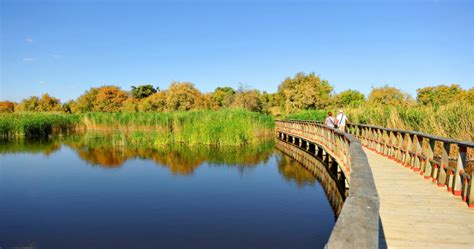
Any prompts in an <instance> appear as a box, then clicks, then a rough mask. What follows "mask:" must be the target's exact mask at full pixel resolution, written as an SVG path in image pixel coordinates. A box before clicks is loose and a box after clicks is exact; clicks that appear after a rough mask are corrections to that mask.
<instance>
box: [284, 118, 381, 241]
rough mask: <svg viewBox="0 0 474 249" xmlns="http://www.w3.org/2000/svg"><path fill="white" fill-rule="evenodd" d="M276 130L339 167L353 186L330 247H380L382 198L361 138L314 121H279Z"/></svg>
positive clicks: (349, 185) (331, 237) (295, 143)
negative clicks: (380, 199)
mask: <svg viewBox="0 0 474 249" xmlns="http://www.w3.org/2000/svg"><path fill="white" fill-rule="evenodd" d="M276 133H277V136H278V138H279V139H281V140H283V141H287V142H289V143H292V144H294V145H295V146H298V147H300V148H302V149H305V150H307V151H308V153H312V154H314V155H315V156H316V157H318V158H319V159H321V160H323V161H324V162H325V163H326V164H330V165H331V167H332V168H334V167H335V168H336V169H337V172H338V173H339V174H340V177H342V178H343V180H344V182H345V185H346V186H345V187H346V188H348V189H349V191H348V193H349V194H348V196H347V197H346V200H345V201H344V205H343V208H342V210H341V213H340V215H339V217H338V219H337V222H336V225H335V226H334V228H333V230H332V232H331V236H330V238H329V241H328V243H327V244H326V248H377V247H378V236H379V212H378V210H379V198H378V194H377V190H376V188H375V182H374V179H373V176H372V171H371V170H370V166H369V163H368V161H367V156H366V155H365V153H364V151H363V149H362V146H361V144H360V142H359V140H358V139H357V138H355V137H354V136H353V135H351V134H347V133H344V132H340V131H338V130H335V129H332V128H329V127H327V126H324V125H322V124H320V123H316V122H311V121H276Z"/></svg>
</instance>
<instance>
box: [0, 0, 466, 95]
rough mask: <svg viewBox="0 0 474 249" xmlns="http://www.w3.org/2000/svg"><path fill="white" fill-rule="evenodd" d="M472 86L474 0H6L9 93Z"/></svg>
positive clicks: (4, 55) (4, 74) (4, 70)
mask: <svg viewBox="0 0 474 249" xmlns="http://www.w3.org/2000/svg"><path fill="white" fill-rule="evenodd" d="M300 71H302V72H306V73H309V72H315V73H316V74H319V75H320V76H321V77H322V78H324V79H327V80H328V81H329V82H330V83H331V84H332V85H334V86H335V91H336V92H339V91H342V90H345V89H349V88H351V89H357V90H360V91H362V92H363V93H366V94H367V93H369V92H370V90H371V88H372V87H373V86H382V85H385V84H388V85H392V86H396V87H398V88H400V89H403V90H405V91H407V92H409V93H411V94H412V95H415V94H416V89H417V88H419V87H423V86H427V85H437V84H450V83H458V84H460V85H461V86H463V87H464V88H470V87H473V86H474V1H456V0H450V1H448V0H445V1H443V0H439V1H311V2H310V1H307V2H305V1H256V2H255V1H244V2H241V1H225V2H221V1H207V2H203V1H181V2H171V1H167V2H156V1H153V2H152V1H134V2H131V1H129V2H126V1H121V2H119V1H88V0H81V1H79V0H78V1H67V0H64V1H48V2H44V1H11V0H2V1H1V88H0V99H9V100H15V101H19V100H21V99H22V98H25V97H28V96H30V95H40V94H42V93H44V92H48V93H50V94H52V95H53V96H56V97H59V98H61V99H62V100H63V101H65V100H68V99H71V98H76V97H77V96H79V95H80V94H81V93H83V92H84V91H85V90H87V89H89V88H90V87H94V86H100V85H104V84H112V85H118V86H120V87H122V88H123V89H125V90H128V89H130V86H132V85H139V84H145V83H150V84H153V85H155V86H160V88H166V87H167V86H168V85H169V83H170V82H171V81H191V82H193V83H195V84H196V86H197V87H198V88H199V89H200V90H202V91H204V92H208V91H212V90H213V89H214V88H215V87H217V86H224V85H226V86H232V87H237V86H238V83H239V82H241V83H244V84H247V85H249V86H251V87H253V88H257V89H260V90H265V91H268V92H275V91H276V89H277V87H278V85H279V83H280V82H281V81H282V80H283V79H284V78H285V77H287V76H291V75H294V74H295V73H297V72H300Z"/></svg>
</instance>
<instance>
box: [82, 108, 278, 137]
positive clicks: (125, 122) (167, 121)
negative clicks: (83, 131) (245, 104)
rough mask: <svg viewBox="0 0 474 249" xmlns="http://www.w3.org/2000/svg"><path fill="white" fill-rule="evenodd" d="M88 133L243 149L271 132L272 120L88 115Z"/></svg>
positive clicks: (223, 113)
mask: <svg viewBox="0 0 474 249" xmlns="http://www.w3.org/2000/svg"><path fill="white" fill-rule="evenodd" d="M83 120H84V124H85V126H86V127H87V129H88V130H119V131H125V132H130V131H154V132H156V133H157V134H158V135H157V136H156V141H155V143H156V144H168V143H184V144H188V145H194V144H207V145H243V144H249V143H254V142H256V141H258V139H259V137H261V136H267V135H270V134H272V132H273V127H274V123H273V119H272V117H270V116H268V115H263V114H259V113H255V112H250V111H246V110H219V111H209V110H203V111H190V112H157V113H113V114H107V113H88V114H85V116H84V118H83Z"/></svg>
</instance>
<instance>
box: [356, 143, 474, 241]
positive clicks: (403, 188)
mask: <svg viewBox="0 0 474 249" xmlns="http://www.w3.org/2000/svg"><path fill="white" fill-rule="evenodd" d="M365 152H366V154H367V157H368V159H369V164H370V167H371V168H372V173H373V175H374V179H375V184H376V186H377V191H378V193H379V196H380V220H381V222H380V223H381V232H380V245H381V246H380V247H381V248H384V247H388V248H469V249H474V208H468V207H467V206H466V203H465V202H463V201H461V199H460V197H459V196H458V197H456V196H453V195H452V194H451V193H449V192H448V191H447V190H446V188H441V187H437V186H436V184H434V183H431V181H428V180H424V179H423V177H421V176H420V175H419V174H415V173H414V172H413V171H411V170H410V169H408V168H405V167H403V166H401V165H400V164H398V163H396V162H395V161H392V160H389V159H387V158H385V157H382V156H380V155H378V154H377V153H375V152H373V151H370V150H367V149H365Z"/></svg>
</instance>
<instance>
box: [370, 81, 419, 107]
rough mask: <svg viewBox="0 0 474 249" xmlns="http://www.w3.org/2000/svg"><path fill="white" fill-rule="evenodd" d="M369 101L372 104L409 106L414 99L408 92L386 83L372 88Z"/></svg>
mask: <svg viewBox="0 0 474 249" xmlns="http://www.w3.org/2000/svg"><path fill="white" fill-rule="evenodd" d="M367 102H368V104H370V105H389V106H408V105H411V104H412V102H413V100H412V99H411V97H410V95H409V94H408V93H405V92H402V91H401V90H400V89H398V88H395V87H390V86H388V85H385V86H383V87H374V88H372V92H370V94H369V98H368V100H367Z"/></svg>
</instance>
